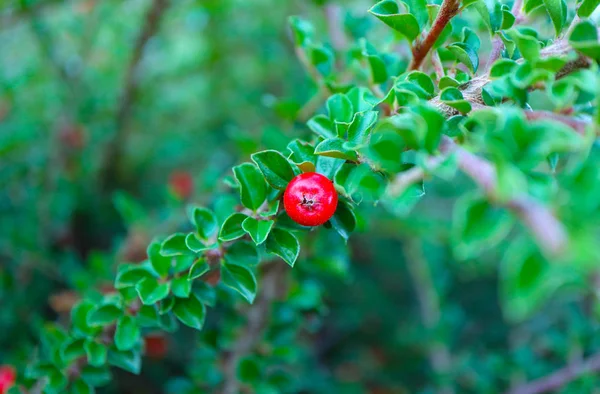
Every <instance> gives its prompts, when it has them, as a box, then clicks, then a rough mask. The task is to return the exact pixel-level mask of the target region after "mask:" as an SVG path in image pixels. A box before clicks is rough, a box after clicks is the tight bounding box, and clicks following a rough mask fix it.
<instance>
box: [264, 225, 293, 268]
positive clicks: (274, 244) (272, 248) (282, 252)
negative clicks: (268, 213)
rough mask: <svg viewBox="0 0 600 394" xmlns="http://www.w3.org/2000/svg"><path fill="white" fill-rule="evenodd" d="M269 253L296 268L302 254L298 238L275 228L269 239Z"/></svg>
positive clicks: (267, 244)
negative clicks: (295, 264) (295, 265)
mask: <svg viewBox="0 0 600 394" xmlns="http://www.w3.org/2000/svg"><path fill="white" fill-rule="evenodd" d="M266 247H267V252H269V253H273V254H275V255H277V256H279V257H281V258H282V259H283V261H285V262H286V263H287V264H288V265H289V266H290V267H293V266H294V263H295V262H296V259H297V258H298V255H299V254H300V242H298V239H297V238H296V236H295V235H294V234H292V233H290V232H289V231H287V230H283V229H278V228H275V229H273V230H272V231H271V234H269V238H267V243H266Z"/></svg>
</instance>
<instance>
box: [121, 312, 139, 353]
mask: <svg viewBox="0 0 600 394" xmlns="http://www.w3.org/2000/svg"><path fill="white" fill-rule="evenodd" d="M140 335H141V334H140V328H139V326H138V324H137V322H136V321H135V319H134V318H133V317H131V316H127V315H125V316H123V317H122V318H120V319H119V321H118V322H117V331H116V332H115V346H116V347H117V349H119V350H130V349H132V348H133V347H134V346H135V345H136V344H137V343H138V342H139V340H140Z"/></svg>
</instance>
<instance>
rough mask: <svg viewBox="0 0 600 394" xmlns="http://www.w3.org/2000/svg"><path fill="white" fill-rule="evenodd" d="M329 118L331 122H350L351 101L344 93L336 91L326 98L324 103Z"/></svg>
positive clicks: (351, 113) (351, 114)
mask: <svg viewBox="0 0 600 394" xmlns="http://www.w3.org/2000/svg"><path fill="white" fill-rule="evenodd" d="M325 105H326V107H327V113H329V119H331V121H332V122H335V121H337V122H342V123H350V122H351V121H352V116H353V115H354V113H353V112H352V102H350V99H349V98H348V97H346V95H345V94H342V93H336V94H334V95H333V96H331V97H329V98H328V99H327V102H326V103H325Z"/></svg>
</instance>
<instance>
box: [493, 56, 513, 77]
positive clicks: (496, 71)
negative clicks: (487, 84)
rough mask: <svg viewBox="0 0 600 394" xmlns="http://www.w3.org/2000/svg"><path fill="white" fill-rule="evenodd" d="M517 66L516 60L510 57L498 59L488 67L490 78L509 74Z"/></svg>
mask: <svg viewBox="0 0 600 394" xmlns="http://www.w3.org/2000/svg"><path fill="white" fill-rule="evenodd" d="M516 66H517V62H515V61H514V60H511V59H499V60H498V61H496V62H495V63H494V65H493V66H492V68H491V69H490V77H491V78H501V77H503V76H505V75H508V74H510V73H511V72H512V71H513V70H514V69H515V67H516Z"/></svg>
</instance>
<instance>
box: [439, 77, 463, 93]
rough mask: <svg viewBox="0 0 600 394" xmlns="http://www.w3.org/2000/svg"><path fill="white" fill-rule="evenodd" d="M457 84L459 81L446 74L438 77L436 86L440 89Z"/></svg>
mask: <svg viewBox="0 0 600 394" xmlns="http://www.w3.org/2000/svg"><path fill="white" fill-rule="evenodd" d="M458 85H460V83H459V82H458V81H457V80H456V79H454V78H451V77H448V76H443V77H442V78H440V82H439V83H438V88H439V89H440V90H444V89H445V88H447V87H457V86H458Z"/></svg>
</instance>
